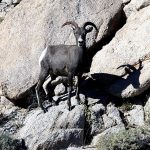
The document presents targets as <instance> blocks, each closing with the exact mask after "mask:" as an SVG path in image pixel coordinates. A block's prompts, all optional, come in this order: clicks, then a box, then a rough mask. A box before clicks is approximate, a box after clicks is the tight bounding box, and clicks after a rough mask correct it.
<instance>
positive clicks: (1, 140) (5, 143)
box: [0, 134, 26, 150]
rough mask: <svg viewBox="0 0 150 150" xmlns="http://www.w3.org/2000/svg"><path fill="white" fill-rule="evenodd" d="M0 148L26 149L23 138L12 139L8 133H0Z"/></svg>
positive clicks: (3, 149)
mask: <svg viewBox="0 0 150 150" xmlns="http://www.w3.org/2000/svg"><path fill="white" fill-rule="evenodd" d="M0 150H26V147H25V143H24V142H23V140H17V139H15V140H14V139H12V138H10V137H9V136H8V135H4V134H0Z"/></svg>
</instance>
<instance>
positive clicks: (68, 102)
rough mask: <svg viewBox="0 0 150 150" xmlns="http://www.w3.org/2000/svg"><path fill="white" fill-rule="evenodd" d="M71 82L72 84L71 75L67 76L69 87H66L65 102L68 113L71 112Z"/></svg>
mask: <svg viewBox="0 0 150 150" xmlns="http://www.w3.org/2000/svg"><path fill="white" fill-rule="evenodd" d="M72 82H73V76H72V75H69V76H68V84H69V87H68V101H67V104H68V109H69V111H71V91H72Z"/></svg>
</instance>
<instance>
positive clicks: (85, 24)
mask: <svg viewBox="0 0 150 150" xmlns="http://www.w3.org/2000/svg"><path fill="white" fill-rule="evenodd" d="M88 25H90V26H93V27H94V28H95V30H96V31H98V29H97V27H96V25H95V24H94V23H93V22H89V21H88V22H85V23H84V24H83V28H84V29H85V28H86V26H88Z"/></svg>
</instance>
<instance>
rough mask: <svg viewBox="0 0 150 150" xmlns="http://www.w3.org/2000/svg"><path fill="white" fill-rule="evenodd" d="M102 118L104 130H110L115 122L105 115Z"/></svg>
mask: <svg viewBox="0 0 150 150" xmlns="http://www.w3.org/2000/svg"><path fill="white" fill-rule="evenodd" d="M102 117H103V122H104V128H105V129H108V128H111V127H113V126H115V125H116V122H115V121H114V120H113V119H112V118H110V117H108V116H107V115H106V114H104V115H103V116H102Z"/></svg>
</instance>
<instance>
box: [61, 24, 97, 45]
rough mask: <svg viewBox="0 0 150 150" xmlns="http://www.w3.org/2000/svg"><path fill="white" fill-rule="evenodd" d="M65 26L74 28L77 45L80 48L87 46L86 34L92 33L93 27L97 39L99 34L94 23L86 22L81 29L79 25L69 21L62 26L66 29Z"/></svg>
mask: <svg viewBox="0 0 150 150" xmlns="http://www.w3.org/2000/svg"><path fill="white" fill-rule="evenodd" d="M65 25H71V26H72V29H73V33H74V35H75V38H76V42H77V45H78V46H79V47H82V46H85V44H86V34H87V33H89V32H91V31H92V30H93V27H94V28H95V30H96V37H97V34H98V29H97V27H96V25H95V24H94V23H92V22H85V23H84V24H83V25H82V27H79V26H78V24H77V23H76V22H74V21H67V22H65V23H64V24H63V25H62V27H64V26H65ZM96 37H95V38H96Z"/></svg>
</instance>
